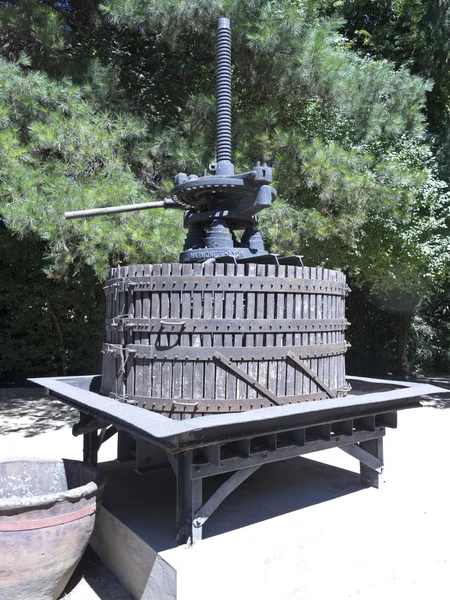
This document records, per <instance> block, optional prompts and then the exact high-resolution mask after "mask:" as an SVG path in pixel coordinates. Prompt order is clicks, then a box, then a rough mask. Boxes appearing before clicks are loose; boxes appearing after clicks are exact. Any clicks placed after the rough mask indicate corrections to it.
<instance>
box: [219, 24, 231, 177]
mask: <svg viewBox="0 0 450 600" xmlns="http://www.w3.org/2000/svg"><path fill="white" fill-rule="evenodd" d="M216 102H217V162H219V163H220V162H221V161H227V162H230V163H231V27H230V20H229V19H225V18H221V19H219V23H218V26H217V99H216ZM224 166H225V165H224ZM224 174H225V173H224Z"/></svg>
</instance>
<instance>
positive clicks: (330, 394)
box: [286, 352, 336, 398]
mask: <svg viewBox="0 0 450 600" xmlns="http://www.w3.org/2000/svg"><path fill="white" fill-rule="evenodd" d="M286 359H287V360H290V361H291V362H293V363H294V364H295V365H296V366H297V367H299V368H300V369H301V370H302V371H304V372H305V373H306V374H307V375H308V377H309V378H310V379H312V381H314V383H315V384H316V385H317V387H318V388H319V389H321V390H323V391H324V392H325V394H326V395H327V396H328V398H336V394H335V392H332V391H331V390H330V388H329V387H328V386H327V384H326V383H325V382H324V381H323V380H322V379H321V378H320V377H319V376H318V375H316V374H315V373H314V371H312V370H311V369H310V368H309V367H308V365H307V364H306V363H304V362H303V361H302V360H300V359H299V358H298V356H296V355H295V354H294V353H293V352H287V353H286Z"/></svg>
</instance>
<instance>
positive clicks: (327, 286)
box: [104, 275, 348, 296]
mask: <svg viewBox="0 0 450 600" xmlns="http://www.w3.org/2000/svg"><path fill="white" fill-rule="evenodd" d="M104 289H105V293H106V294H115V293H116V292H118V291H119V292H130V293H131V294H136V293H139V292H146V291H148V292H159V293H168V292H202V291H204V292H247V293H257V292H266V293H268V294H277V293H284V294H302V293H303V294H325V295H337V296H346V295H347V291H348V288H347V285H346V284H345V283H342V282H339V283H338V282H336V281H335V280H321V279H304V278H297V277H280V278H273V279H268V278H267V277H257V276H253V277H240V276H239V275H236V276H232V277H229V276H225V275H223V276H221V277H214V278H211V277H207V276H205V275H189V276H184V277H183V276H179V275H178V276H177V275H171V276H170V277H164V276H155V277H148V276H144V275H143V276H139V277H135V276H128V277H125V278H118V279H109V280H108V282H107V284H106V285H105V287H104Z"/></svg>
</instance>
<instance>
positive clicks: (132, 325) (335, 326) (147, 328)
mask: <svg viewBox="0 0 450 600" xmlns="http://www.w3.org/2000/svg"><path fill="white" fill-rule="evenodd" d="M348 324H349V323H348V321H347V320H346V319H183V318H176V319H175V318H174V319H172V322H171V319H170V318H161V319H156V318H128V317H120V316H118V317H116V318H113V319H107V320H106V329H107V331H122V330H128V331H137V332H153V333H183V334H189V333H193V334H202V333H215V334H227V333H252V334H253V333H254V334H258V333H286V334H292V333H321V332H327V331H345V330H346V328H347V327H348Z"/></svg>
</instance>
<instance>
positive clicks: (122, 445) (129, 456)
mask: <svg viewBox="0 0 450 600" xmlns="http://www.w3.org/2000/svg"><path fill="white" fill-rule="evenodd" d="M135 459H136V440H135V439H134V438H133V437H131V435H130V434H129V433H126V432H125V431H119V432H118V434H117V460H118V461H119V462H129V461H132V460H135Z"/></svg>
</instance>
